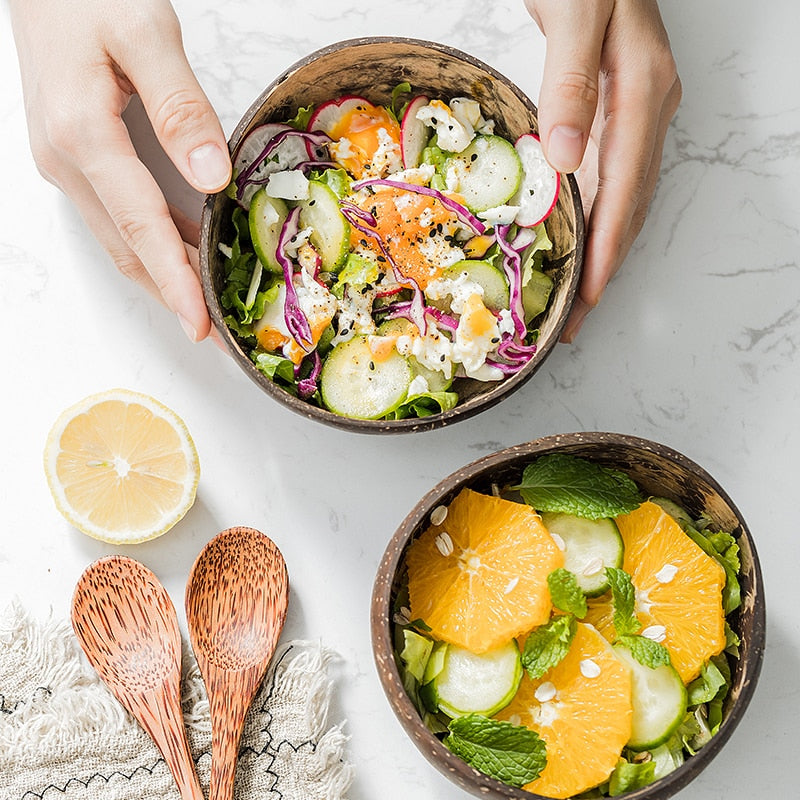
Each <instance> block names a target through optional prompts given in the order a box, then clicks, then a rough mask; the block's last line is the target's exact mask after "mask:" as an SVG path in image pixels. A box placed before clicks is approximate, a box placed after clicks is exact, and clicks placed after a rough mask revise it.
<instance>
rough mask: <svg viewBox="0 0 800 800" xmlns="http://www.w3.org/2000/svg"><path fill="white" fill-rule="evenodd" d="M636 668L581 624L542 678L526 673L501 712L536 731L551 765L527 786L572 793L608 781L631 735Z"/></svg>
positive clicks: (561, 794)
mask: <svg viewBox="0 0 800 800" xmlns="http://www.w3.org/2000/svg"><path fill="white" fill-rule="evenodd" d="M632 713H633V712H632V706H631V673H630V669H629V668H628V667H627V666H626V665H625V664H623V663H622V662H621V661H620V660H619V659H618V658H617V657H616V656H615V655H614V651H613V650H612V649H611V646H610V645H609V644H608V642H607V641H606V640H605V639H604V638H603V637H602V636H601V635H600V634H599V633H598V632H597V631H596V630H595V629H594V628H593V627H591V625H585V624H583V623H578V626H577V631H576V633H575V638H574V639H573V640H572V645H571V647H570V650H569V652H568V653H567V655H566V656H565V657H564V658H563V660H562V661H561V662H560V663H558V664H557V665H556V666H555V667H553V668H552V669H550V670H548V671H547V672H546V673H545V674H544V675H543V676H542V677H541V678H540V679H538V680H535V681H534V680H531V679H530V678H529V677H528V675H527V674H526V675H525V676H524V677H523V679H522V684H521V685H520V688H519V691H518V692H517V694H516V695H515V697H514V699H513V700H512V701H511V703H510V704H509V705H508V706H506V707H505V708H504V709H503V710H502V711H501V712H500V713H498V714H497V715H496V717H497V718H498V719H503V720H507V721H510V722H513V723H514V724H517V725H525V726H526V727H528V728H532V729H533V730H535V731H536V732H537V733H538V734H539V736H541V737H542V739H544V741H545V744H546V745H547V766H546V767H545V768H544V769H543V770H542V773H541V774H540V775H539V777H538V778H537V779H536V780H535V781H533V782H532V783H529V784H527V785H526V786H524V787H523V788H525V789H526V790H528V791H530V792H536V793H537V794H540V795H544V796H545V797H556V798H561V797H572V796H573V795H575V794H578V793H580V792H583V791H585V790H587V789H590V788H592V787H593V786H597V785H598V784H600V783H603V781H605V780H607V779H608V777H609V775H610V774H611V772H612V771H613V770H614V767H615V766H616V765H617V760H618V759H619V756H620V753H621V752H622V748H623V747H624V746H625V744H626V743H627V741H628V739H629V738H630V735H631V718H632Z"/></svg>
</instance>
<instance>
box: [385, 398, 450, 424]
mask: <svg viewBox="0 0 800 800" xmlns="http://www.w3.org/2000/svg"><path fill="white" fill-rule="evenodd" d="M457 403H458V395H457V394H456V393H455V392H424V393H422V394H415V395H413V396H412V397H409V398H408V399H407V400H406V401H405V402H404V403H403V404H402V405H400V406H399V407H398V408H396V409H395V410H394V411H392V412H391V413H390V414H387V415H386V416H385V417H384V419H406V418H407V417H429V416H431V415H432V414H441V413H444V412H445V411H449V410H450V409H451V408H455V407H456V404H457Z"/></svg>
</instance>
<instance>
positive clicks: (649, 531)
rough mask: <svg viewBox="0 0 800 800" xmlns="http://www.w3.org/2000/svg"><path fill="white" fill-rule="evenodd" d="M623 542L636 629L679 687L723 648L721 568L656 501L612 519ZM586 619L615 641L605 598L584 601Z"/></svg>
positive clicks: (697, 672)
mask: <svg viewBox="0 0 800 800" xmlns="http://www.w3.org/2000/svg"><path fill="white" fill-rule="evenodd" d="M616 522H617V527H618V528H619V531H620V534H621V535H622V540H623V542H624V544H625V558H624V562H623V569H624V570H625V571H626V572H628V573H629V574H630V576H631V579H632V581H633V586H634V588H635V590H636V616H637V618H638V620H639V622H641V623H642V630H641V631H639V632H640V633H643V634H644V635H645V636H650V637H651V638H654V639H656V640H658V641H661V642H662V643H663V644H664V645H665V646H666V648H667V649H668V650H669V653H670V657H671V659H672V665H673V666H674V667H675V669H676V670H677V671H678V674H679V675H680V676H681V679H682V680H683V682H684V683H688V682H689V681H691V680H693V679H694V678H696V677H697V676H698V675H699V674H700V668H701V667H702V665H703V664H704V663H705V662H706V661H708V659H709V658H711V656H714V655H717V654H718V653H721V652H722V650H723V649H724V647H725V613H724V610H723V608H722V589H723V587H724V586H725V570H724V569H723V568H722V566H721V565H720V564H719V563H718V562H717V561H716V560H715V559H713V558H711V557H710V556H708V555H706V553H704V552H703V551H702V550H701V549H700V547H698V546H697V545H696V544H695V543H694V542H693V541H692V540H691V539H690V538H689V537H688V536H687V535H686V534H685V533H684V532H683V530H682V529H681V527H680V525H678V523H677V522H676V521H675V520H674V519H673V518H672V517H671V516H670V515H669V514H667V513H666V512H665V511H664V510H663V509H662V508H661V507H660V506H658V505H656V504H655V503H651V502H646V503H642V505H641V506H639V508H637V509H635V510H634V511H631V513H630V514H625V515H623V516H621V517H617V518H616ZM586 621H587V622H591V623H592V624H593V625H595V626H596V627H597V628H598V630H600V631H601V632H602V633H603V635H604V636H605V637H606V638H607V639H608V640H609V641H614V640H615V639H616V638H617V637H616V632H615V631H614V622H613V608H612V607H611V601H610V599H609V598H608V597H607V596H605V597H602V598H598V599H597V600H593V601H591V602H590V603H589V613H588V614H587V616H586Z"/></svg>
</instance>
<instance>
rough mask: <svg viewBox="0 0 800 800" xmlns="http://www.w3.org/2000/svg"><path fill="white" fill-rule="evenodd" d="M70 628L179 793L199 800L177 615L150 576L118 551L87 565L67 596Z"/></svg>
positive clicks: (153, 578)
mask: <svg viewBox="0 0 800 800" xmlns="http://www.w3.org/2000/svg"><path fill="white" fill-rule="evenodd" d="M72 627H73V628H74V630H75V634H76V636H77V637H78V641H79V642H80V644H81V647H82V648H83V651H84V652H85V653H86V657H87V658H88V659H89V663H90V664H91V665H92V666H93V667H94V669H95V670H97V673H98V674H99V675H100V677H101V678H102V680H103V681H104V682H105V684H106V685H107V686H108V688H109V689H110V690H111V691H112V693H113V694H114V696H115V697H116V698H117V699H118V700H119V701H120V703H122V705H123V706H124V707H125V708H126V709H127V710H128V711H129V712H130V713H131V714H132V715H133V716H134V718H135V719H136V720H137V721H138V722H139V724H140V725H141V726H142V727H143V728H144V729H145V730H146V731H147V733H149V734H150V736H151V737H152V738H153V741H154V742H155V743H156V746H157V747H158V749H159V750H160V751H161V754H162V755H163V756H164V760H165V761H166V763H167V766H168V767H169V769H170V771H171V772H172V775H173V777H174V778H175V783H176V784H177V785H178V789H179V791H180V794H181V797H182V798H183V800H202V799H203V793H202V791H201V789H200V784H199V782H198V780H197V774H196V772H195V768H194V762H193V761H192V758H191V755H190V753H189V745H188V742H187V740H186V730H185V728H184V725H183V714H182V711H181V704H180V680H181V639H180V632H179V629H178V619H177V616H176V614H175V607H174V606H173V605H172V601H171V600H170V599H169V595H168V594H167V592H166V590H165V589H164V587H163V586H162V585H161V583H160V582H159V581H158V579H157V578H156V577H155V575H153V573H152V572H150V570H148V569H147V568H146V567H144V566H143V565H142V564H140V563H139V562H138V561H134V560H133V559H130V558H126V557H124V556H110V557H108V558H103V559H101V560H99V561H96V562H95V563H93V564H91V565H90V566H89V567H87V569H86V570H85V571H84V573H83V575H82V576H81V578H80V580H79V581H78V585H77V587H76V589H75V594H74V595H73V599H72Z"/></svg>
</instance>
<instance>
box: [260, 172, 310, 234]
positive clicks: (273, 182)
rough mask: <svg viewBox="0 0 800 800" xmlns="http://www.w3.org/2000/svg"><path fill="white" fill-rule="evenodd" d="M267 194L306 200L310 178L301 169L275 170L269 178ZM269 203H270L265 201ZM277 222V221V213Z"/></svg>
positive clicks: (285, 198) (284, 198)
mask: <svg viewBox="0 0 800 800" xmlns="http://www.w3.org/2000/svg"><path fill="white" fill-rule="evenodd" d="M266 191H267V195H268V196H269V197H276V198H279V199H282V200H306V199H307V198H308V178H306V176H305V175H303V173H302V172H301V171H300V170H299V169H288V170H283V171H281V172H273V173H272V175H270V176H269V178H268V179H267V188H266ZM265 205H267V206H268V205H269V203H265ZM273 213H274V214H275V220H274V221H275V222H277V213H276V212H275V211H274V209H273Z"/></svg>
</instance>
